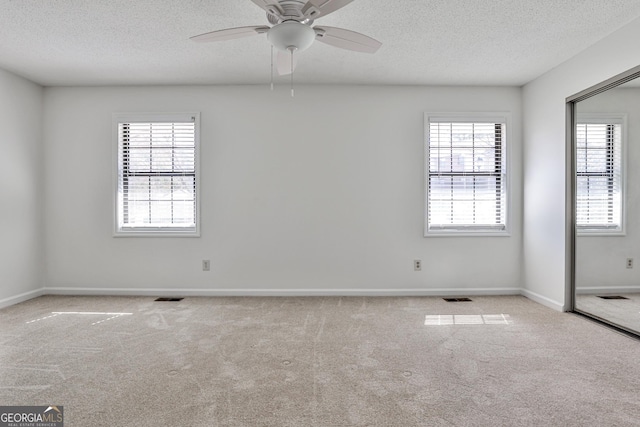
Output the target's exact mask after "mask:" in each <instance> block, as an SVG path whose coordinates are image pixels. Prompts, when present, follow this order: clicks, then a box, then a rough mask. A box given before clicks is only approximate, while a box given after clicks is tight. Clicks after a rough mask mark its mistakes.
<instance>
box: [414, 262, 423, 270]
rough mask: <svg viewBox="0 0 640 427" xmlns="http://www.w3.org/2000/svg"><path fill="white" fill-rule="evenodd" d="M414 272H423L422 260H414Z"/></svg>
mask: <svg viewBox="0 0 640 427" xmlns="http://www.w3.org/2000/svg"><path fill="white" fill-rule="evenodd" d="M413 270H414V271H421V270H422V260H421V259H414V260H413Z"/></svg>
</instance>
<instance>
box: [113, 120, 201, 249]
mask: <svg viewBox="0 0 640 427" xmlns="http://www.w3.org/2000/svg"><path fill="white" fill-rule="evenodd" d="M114 125H115V127H116V134H117V147H118V150H117V151H118V153H117V169H118V178H117V191H116V235H143V234H144V235H154V234H157V235H163V236H166V235H183V236H184V235H190V236H197V235H198V233H199V227H198V223H199V218H198V170H197V164H198V162H197V154H198V139H199V114H197V113H195V114H193V113H189V114H169V115H123V114H118V115H115V116H114Z"/></svg>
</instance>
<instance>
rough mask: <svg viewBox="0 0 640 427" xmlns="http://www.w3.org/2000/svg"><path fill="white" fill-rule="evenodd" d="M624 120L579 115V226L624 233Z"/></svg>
mask: <svg viewBox="0 0 640 427" xmlns="http://www.w3.org/2000/svg"><path fill="white" fill-rule="evenodd" d="M623 125H624V117H622V116H620V115H618V116H615V117H614V116H606V115H590V116H589V115H579V116H578V123H577V127H576V145H577V146H576V175H577V176H576V226H577V229H578V231H579V232H584V233H621V232H622V231H623V227H622V223H623V221H622V218H623V208H622V201H623V197H622V192H623V191H622V190H623V182H622V144H623V142H622V140H623V137H622V135H623Z"/></svg>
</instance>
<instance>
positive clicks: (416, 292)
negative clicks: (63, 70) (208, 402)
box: [0, 287, 640, 311]
mask: <svg viewBox="0 0 640 427" xmlns="http://www.w3.org/2000/svg"><path fill="white" fill-rule="evenodd" d="M608 289H610V288H608ZM617 289H620V288H617ZM630 289H631V288H630V287H627V288H624V290H626V291H630ZM633 289H637V290H638V291H640V289H638V288H633ZM615 292H620V291H615ZM596 293H598V292H596ZM42 295H78V296H82V295H86V296H92V295H96V296H97V295H104V296H153V297H158V296H167V297H225V296H274V297H278V296H391V297H393V296H428V297H442V296H496V295H523V296H525V297H527V298H529V299H530V300H532V301H535V302H537V303H539V304H542V305H544V306H547V307H549V308H552V309H554V310H557V311H563V305H562V304H560V303H559V302H557V301H554V300H552V299H549V298H547V297H544V296H542V295H539V294H537V293H535V292H531V291H529V290H526V289H521V288H437V289H176V288H172V289H144V288H75V287H51V288H41V289H36V290H34V291H30V292H25V293H23V294H20V295H16V296H13V297H9V298H5V299H3V300H0V308H4V307H8V306H10V305H14V304H18V303H21V302H23V301H27V300H29V299H32V298H36V297H39V296H42Z"/></svg>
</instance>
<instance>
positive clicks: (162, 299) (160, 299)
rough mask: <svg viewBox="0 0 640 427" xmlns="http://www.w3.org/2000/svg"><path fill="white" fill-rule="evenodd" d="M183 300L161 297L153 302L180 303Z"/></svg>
mask: <svg viewBox="0 0 640 427" xmlns="http://www.w3.org/2000/svg"><path fill="white" fill-rule="evenodd" d="M183 299H184V298H167V297H161V298H156V299H155V301H171V302H174V301H182V300H183Z"/></svg>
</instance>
